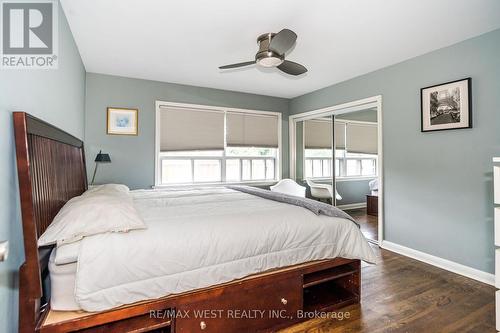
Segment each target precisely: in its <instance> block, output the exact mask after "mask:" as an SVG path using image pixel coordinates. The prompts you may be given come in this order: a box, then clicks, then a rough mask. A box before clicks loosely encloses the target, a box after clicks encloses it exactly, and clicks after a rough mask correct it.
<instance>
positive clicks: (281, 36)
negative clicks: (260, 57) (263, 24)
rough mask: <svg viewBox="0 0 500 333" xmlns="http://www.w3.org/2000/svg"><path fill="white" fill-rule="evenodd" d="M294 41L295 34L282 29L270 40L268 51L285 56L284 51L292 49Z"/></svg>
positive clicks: (295, 38)
mask: <svg viewBox="0 0 500 333" xmlns="http://www.w3.org/2000/svg"><path fill="white" fill-rule="evenodd" d="M296 40H297V34H296V33H295V32H293V31H292V30H289V29H283V30H281V31H280V32H278V33H277V34H276V35H275V36H274V37H273V39H271V43H270V44H269V49H270V50H271V51H274V52H276V53H278V54H285V52H286V51H288V50H290V49H291V48H292V46H293V44H295V41H296Z"/></svg>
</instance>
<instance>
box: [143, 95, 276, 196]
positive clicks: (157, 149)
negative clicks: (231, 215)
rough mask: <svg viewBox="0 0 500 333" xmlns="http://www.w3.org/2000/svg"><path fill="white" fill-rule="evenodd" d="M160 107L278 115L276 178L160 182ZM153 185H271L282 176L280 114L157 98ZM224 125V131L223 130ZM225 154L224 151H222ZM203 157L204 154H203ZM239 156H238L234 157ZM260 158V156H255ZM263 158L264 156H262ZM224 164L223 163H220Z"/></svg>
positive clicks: (157, 186)
mask: <svg viewBox="0 0 500 333" xmlns="http://www.w3.org/2000/svg"><path fill="white" fill-rule="evenodd" d="M161 107H167V108H168V107H175V108H190V109H203V110H214V111H222V112H242V113H250V114H261V115H271V116H277V117H278V156H276V159H275V161H276V162H275V163H276V166H275V167H276V179H274V180H256V181H241V182H207V183H190V184H162V183H161V182H160V180H161V178H160V168H159V163H160V159H159V157H160V128H159V127H160V112H161V111H160V108H161ZM155 113H156V114H155V157H154V161H155V167H154V174H155V185H154V186H153V187H154V188H162V187H163V188H165V187H173V186H176V187H177V186H207V185H222V186H223V185H229V184H251V185H272V184H275V183H276V182H278V181H279V180H281V179H282V176H283V165H282V163H283V145H282V141H283V140H282V133H283V129H282V127H283V122H282V114H281V113H280V112H276V111H263V110H250V109H240V108H228V107H221V106H213V105H201V104H189V103H175V102H168V101H160V100H157V101H156V103H155ZM225 128H226V127H225V126H224V131H225ZM225 145H226V133H224V146H225ZM224 154H225V153H224ZM203 157H205V156H203ZM235 158H240V157H235ZM255 158H260V157H257V156H256V157H255ZM263 158H265V157H263ZM222 164H224V163H222ZM221 168H222V172H224V168H225V165H221Z"/></svg>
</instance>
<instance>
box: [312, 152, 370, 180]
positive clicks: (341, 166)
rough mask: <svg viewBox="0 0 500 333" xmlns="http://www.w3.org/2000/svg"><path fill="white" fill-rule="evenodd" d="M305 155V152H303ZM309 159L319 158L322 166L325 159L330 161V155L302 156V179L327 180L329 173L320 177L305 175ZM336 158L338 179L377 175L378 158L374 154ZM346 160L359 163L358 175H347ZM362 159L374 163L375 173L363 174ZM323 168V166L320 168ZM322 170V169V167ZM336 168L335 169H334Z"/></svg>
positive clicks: (329, 177) (368, 177) (363, 177)
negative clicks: (372, 155)
mask: <svg viewBox="0 0 500 333" xmlns="http://www.w3.org/2000/svg"><path fill="white" fill-rule="evenodd" d="M304 156H305V154H304ZM308 160H310V161H313V160H320V161H321V164H322V166H323V163H324V162H325V161H332V157H304V166H303V168H304V169H303V170H304V171H303V172H304V179H306V178H307V179H312V180H327V179H331V175H329V176H321V177H314V176H311V177H309V176H307V175H306V163H307V161H308ZM336 160H338V161H339V170H338V172H339V175H338V176H336V179H337V180H338V181H343V180H356V179H371V178H376V177H378V161H377V160H378V159H377V157H376V156H374V157H366V156H360V157H345V156H343V157H337V158H336ZM347 160H356V161H358V163H359V167H360V174H359V175H355V176H347V175H346V173H347ZM363 160H372V161H373V162H374V163H375V174H373V175H363V174H362V173H363V166H362V162H361V161H363ZM312 168H313V169H314V166H312ZM322 169H323V168H322ZM323 170H324V169H323ZM335 170H337V169H335ZM312 172H313V174H314V170H312Z"/></svg>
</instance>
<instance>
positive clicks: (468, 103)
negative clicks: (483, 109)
mask: <svg viewBox="0 0 500 333" xmlns="http://www.w3.org/2000/svg"><path fill="white" fill-rule="evenodd" d="M420 103H421V112H422V115H421V117H422V119H421V126H422V132H430V131H442V130H448V129H458V128H472V92H471V79H470V78H466V79H463V80H457V81H452V82H447V83H443V84H439V85H435V86H431V87H426V88H422V89H420Z"/></svg>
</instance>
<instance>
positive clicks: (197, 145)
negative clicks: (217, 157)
mask: <svg viewBox="0 0 500 333" xmlns="http://www.w3.org/2000/svg"><path fill="white" fill-rule="evenodd" d="M223 149H224V112H221V111H213V110H202V109H190V108H173V107H161V112H160V150H161V151H183V150H223Z"/></svg>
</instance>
